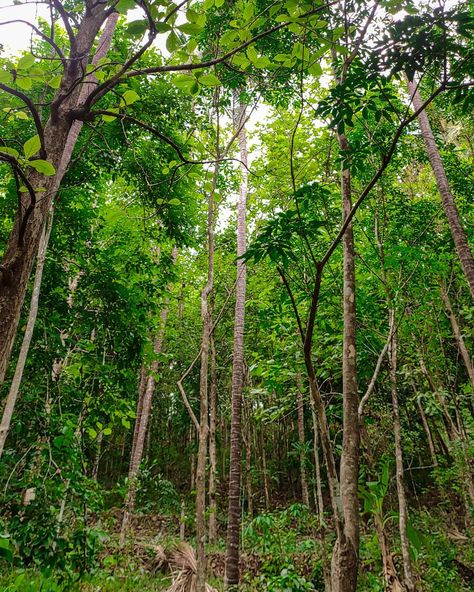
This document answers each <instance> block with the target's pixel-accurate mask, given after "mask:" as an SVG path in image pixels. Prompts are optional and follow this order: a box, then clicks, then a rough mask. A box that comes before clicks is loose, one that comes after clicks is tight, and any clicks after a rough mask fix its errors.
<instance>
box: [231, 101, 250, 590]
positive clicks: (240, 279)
mask: <svg viewBox="0 0 474 592" xmlns="http://www.w3.org/2000/svg"><path fill="white" fill-rule="evenodd" d="M234 101H235V102H236V103H237V101H238V96H237V93H235V95H234ZM234 126H235V128H236V132H237V133H238V141H239V148H240V160H241V182H240V192H239V202H238V206H237V257H241V256H242V255H243V254H244V253H245V250H246V211H247V186H248V173H247V138H246V133H245V105H244V104H243V103H242V102H240V104H239V108H238V109H237V108H236V113H235V117H234ZM246 286H247V279H246V265H245V262H244V261H243V260H242V259H237V281H236V287H235V321H234V359H233V365H232V403H231V404H232V419H231V428H230V468H229V503H228V512H227V519H228V522H227V548H226V558H225V582H226V586H227V588H232V587H236V586H238V584H239V575H240V574H239V544H240V520H241V507H240V482H241V473H242V466H241V465H242V458H241V457H242V392H243V387H244V329H245V291H246Z"/></svg>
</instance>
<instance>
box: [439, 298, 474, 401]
mask: <svg viewBox="0 0 474 592" xmlns="http://www.w3.org/2000/svg"><path fill="white" fill-rule="evenodd" d="M441 298H442V299H443V303H444V306H445V308H446V311H447V313H448V317H449V321H450V323H451V327H452V329H453V334H454V337H455V339H456V342H457V344H458V347H459V351H460V352H461V356H462V359H463V361H464V365H465V367H466V370H467V374H468V376H469V380H470V382H471V386H472V389H473V391H474V365H473V363H472V360H471V356H470V355H469V351H468V349H467V347H466V342H465V341H464V337H463V335H462V332H461V329H460V328H459V323H458V320H457V318H456V315H455V314H454V310H453V307H452V306H451V301H450V299H449V296H448V293H447V291H446V290H445V289H444V287H441Z"/></svg>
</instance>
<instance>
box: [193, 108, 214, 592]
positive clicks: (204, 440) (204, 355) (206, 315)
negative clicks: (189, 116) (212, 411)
mask: <svg viewBox="0 0 474 592" xmlns="http://www.w3.org/2000/svg"><path fill="white" fill-rule="evenodd" d="M215 103H216V106H217V100H215ZM217 108H218V107H217ZM217 117H218V116H217ZM218 119H219V117H218ZM217 127H218V128H219V122H218V123H217ZM218 132H219V129H218ZM218 138H219V133H218ZM217 152H219V140H218V139H217ZM218 173H219V161H218V158H217V159H216V162H215V164H214V173H213V179H212V187H211V191H210V192H209V196H208V203H207V247H208V251H207V282H206V285H205V286H204V288H203V289H202V291H201V319H202V339H201V375H200V383H199V401H200V416H199V432H198V453H197V463H196V562H197V569H196V592H205V587H206V572H207V558H206V461H207V444H208V437H209V393H208V372H209V345H210V338H211V332H212V307H211V306H210V305H209V301H210V297H211V293H212V290H213V289H214V193H215V190H216V186H217V177H218Z"/></svg>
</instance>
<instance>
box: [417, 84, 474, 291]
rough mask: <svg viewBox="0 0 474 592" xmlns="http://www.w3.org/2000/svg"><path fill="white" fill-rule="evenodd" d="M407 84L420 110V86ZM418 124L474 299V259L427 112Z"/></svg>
mask: <svg viewBox="0 0 474 592" xmlns="http://www.w3.org/2000/svg"><path fill="white" fill-rule="evenodd" d="M407 84H408V90H409V92H410V95H411V97H412V99H413V105H414V107H415V109H417V110H418V109H420V107H421V106H422V105H423V100H422V98H421V96H420V93H419V92H418V86H417V84H416V83H415V82H410V81H408V80H407ZM418 123H419V124H420V130H421V135H422V136H423V140H424V142H425V146H426V152H427V153H428V158H429V160H430V164H431V168H432V169H433V173H434V176H435V179H436V184H437V186H438V191H439V193H440V195H441V201H442V203H443V209H444V213H445V214H446V218H447V219H448V224H449V228H450V230H451V236H452V237H453V241H454V245H455V247H456V252H457V254H458V257H459V260H460V262H461V267H462V269H463V271H464V275H465V276H466V280H467V283H468V285H469V289H470V290H471V295H472V297H473V298H474V258H473V256H472V252H471V249H470V247H469V243H468V241H467V237H466V233H465V232H464V228H463V227H462V225H461V221H460V218H459V212H458V209H457V206H456V202H455V201H454V197H453V194H452V193H451V188H450V186H449V181H448V178H447V176H446V171H445V170H444V166H443V161H442V160H441V155H440V153H439V151H438V147H437V146H436V141H435V138H434V135H433V131H432V130H431V125H430V121H429V119H428V115H427V114H426V111H422V112H421V113H420V114H419V115H418Z"/></svg>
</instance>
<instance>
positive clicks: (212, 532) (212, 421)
mask: <svg viewBox="0 0 474 592" xmlns="http://www.w3.org/2000/svg"><path fill="white" fill-rule="evenodd" d="M210 340H211V343H210V346H211V364H210V373H211V387H210V390H209V403H210V410H209V542H210V543H215V542H216V538H217V501H216V486H217V446H216V427H217V368H216V343H215V340H214V334H213V333H211V337H210Z"/></svg>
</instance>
